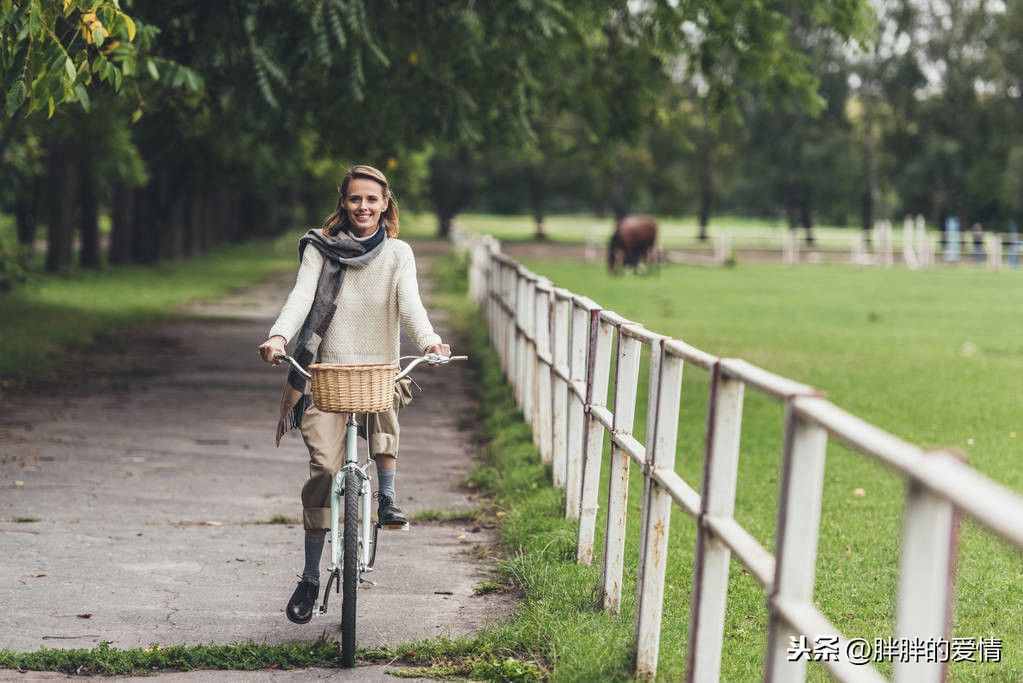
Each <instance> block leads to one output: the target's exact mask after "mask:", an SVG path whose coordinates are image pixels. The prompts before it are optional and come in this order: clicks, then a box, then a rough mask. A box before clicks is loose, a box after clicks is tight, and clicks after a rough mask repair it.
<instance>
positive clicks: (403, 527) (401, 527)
mask: <svg viewBox="0 0 1023 683" xmlns="http://www.w3.org/2000/svg"><path fill="white" fill-rule="evenodd" d="M377 528H378V529H383V530H384V531H408V530H409V529H411V528H412V525H411V524H409V523H408V522H405V523H404V524H377Z"/></svg>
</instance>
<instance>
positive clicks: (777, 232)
mask: <svg viewBox="0 0 1023 683" xmlns="http://www.w3.org/2000/svg"><path fill="white" fill-rule="evenodd" d="M402 220H403V221H404V220H405V219H404V216H403V217H402ZM657 221H658V227H659V233H660V234H659V243H660V245H661V246H662V247H664V248H687V249H702V250H708V251H709V250H710V249H712V248H713V243H712V242H711V241H707V242H699V241H698V240H697V239H696V236H697V235H698V234H699V227H698V226H697V223H696V218H695V217H693V216H657ZM455 222H456V224H458V225H459V226H461V227H462V229H464V230H468V231H469V232H474V233H486V234H489V235H493V236H494V237H497V238H498V239H500V240H502V241H509V242H523V241H528V240H532V239H533V235H534V231H535V228H534V223H533V219H532V218H531V217H530V216H524V215H520V216H515V215H492V214H480V213H466V214H460V215H459V216H458V217H457V218H456V219H455ZM544 225H545V229H546V232H547V236H548V237H549V238H550V239H551V240H554V241H556V242H567V243H578V244H583V243H585V242H586V241H587V240H588V239H592V240H596V241H597V242H599V243H600V244H601V245H603V244H604V243H605V242H606V240H607V238H608V237H610V235H611V232H612V230H613V228H614V219H613V218H612V217H611V216H605V217H603V218H601V217H597V216H594V215H592V214H566V215H556V216H550V217H548V218H547V219H546V221H545V223H544ZM787 229H788V228H787V227H786V224H785V223H784V222H783V221H781V220H771V219H766V218H748V217H745V216H728V215H725V216H715V217H714V218H712V220H711V223H710V234H711V236H713V235H715V234H718V233H721V232H728V233H729V234H731V235H732V239H733V245H734V246H736V247H742V248H757V247H762V248H772V249H780V248H781V235H782V234H783V233H784V231H785V230H787ZM859 234H860V230H859V229H858V227H857V226H850V227H846V228H842V227H838V226H829V225H822V226H818V227H816V228H814V235H815V236H816V238H817V242H818V245H819V246H820V247H822V248H826V249H837V250H841V251H847V250H850V249H851V247H852V244H853V241H854V240H855V239H856V238H857V236H858V235H859ZM799 235H800V237H802V235H803V232H802V231H799ZM893 241H894V243H895V244H896V245H899V244H901V243H902V229H901V224H900V225H899V226H896V229H895V231H894V235H893Z"/></svg>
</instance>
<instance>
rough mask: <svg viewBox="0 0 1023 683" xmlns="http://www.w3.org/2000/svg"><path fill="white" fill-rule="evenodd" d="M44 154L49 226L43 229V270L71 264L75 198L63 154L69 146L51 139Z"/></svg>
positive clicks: (61, 269)
mask: <svg viewBox="0 0 1023 683" xmlns="http://www.w3.org/2000/svg"><path fill="white" fill-rule="evenodd" d="M48 151H49V153H48V156H47V162H46V164H47V192H48V194H49V196H50V198H51V199H50V207H49V208H50V210H49V225H48V226H47V230H46V240H47V243H46V270H47V271H49V272H51V273H53V272H60V271H65V270H68V269H69V268H70V267H71V254H72V248H71V247H72V245H71V240H72V237H73V231H72V229H71V213H72V203H71V201H69V199H68V198H69V197H74V192H73V191H71V190H72V186H73V185H74V180H73V178H72V177H71V175H72V174H71V168H70V164H69V163H68V161H67V159H66V158H65V157H66V154H67V152H68V151H69V150H68V146H67V145H65V144H63V143H61V142H53V143H51V144H50V146H49V150H48Z"/></svg>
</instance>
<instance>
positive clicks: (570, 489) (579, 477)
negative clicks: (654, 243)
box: [565, 300, 591, 519]
mask: <svg viewBox="0 0 1023 683" xmlns="http://www.w3.org/2000/svg"><path fill="white" fill-rule="evenodd" d="M590 303H591V302H588V301H586V300H583V301H582V302H580V301H574V300H573V301H569V306H570V307H571V309H570V310H571V311H572V319H571V321H570V324H571V334H570V335H569V339H570V342H569V344H570V347H571V353H570V354H569V375H568V376H569V377H570V378H571V380H570V381H571V384H572V389H573V390H572V391H569V392H568V398H569V400H568V449H567V459H566V460H567V463H566V464H567V468H566V473H565V516H566V517H567V518H568V519H579V505H580V500H581V498H582V484H583V417H584V415H585V411H586V405H585V403H584V401H585V392H584V395H582V396H580V395H579V393H578V387H579V385H580V384H583V383H584V382H585V381H586V351H587V347H588V346H589V344H590V325H589V323H590V316H589V308H590V306H589V304H590Z"/></svg>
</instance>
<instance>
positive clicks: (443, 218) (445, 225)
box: [437, 212, 455, 240]
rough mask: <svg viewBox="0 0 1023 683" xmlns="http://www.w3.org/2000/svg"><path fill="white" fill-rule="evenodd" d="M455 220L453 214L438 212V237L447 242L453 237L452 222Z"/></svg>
mask: <svg viewBox="0 0 1023 683" xmlns="http://www.w3.org/2000/svg"><path fill="white" fill-rule="evenodd" d="M454 218H455V216H454V215H453V214H448V213H441V212H437V237H439V238H441V239H445V240H446V239H447V238H448V237H449V236H450V235H451V222H452V221H453V220H454Z"/></svg>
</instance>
